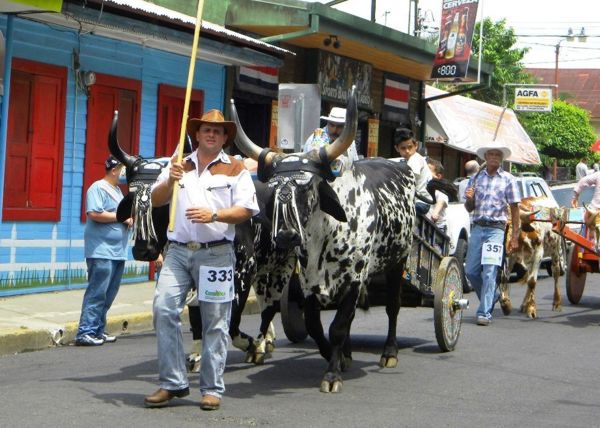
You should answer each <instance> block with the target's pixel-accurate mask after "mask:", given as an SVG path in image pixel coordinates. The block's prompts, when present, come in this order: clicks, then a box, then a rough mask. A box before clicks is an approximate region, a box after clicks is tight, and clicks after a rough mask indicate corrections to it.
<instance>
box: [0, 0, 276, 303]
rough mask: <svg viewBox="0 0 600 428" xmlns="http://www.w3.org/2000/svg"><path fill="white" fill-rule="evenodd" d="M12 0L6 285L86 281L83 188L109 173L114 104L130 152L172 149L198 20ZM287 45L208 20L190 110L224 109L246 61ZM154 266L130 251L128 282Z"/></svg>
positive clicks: (131, 8)
mask: <svg viewBox="0 0 600 428" xmlns="http://www.w3.org/2000/svg"><path fill="white" fill-rule="evenodd" d="M7 3H9V2H7V1H2V2H0V30H1V31H2V34H3V36H4V47H5V49H4V52H5V54H4V70H2V72H3V86H2V88H3V92H2V98H1V100H2V110H1V113H0V166H1V168H0V177H1V178H0V180H2V181H1V186H2V187H1V188H2V207H1V208H2V209H1V220H2V221H1V223H0V296H3V295H14V294H23V293H31V292H41V291H49V290H57V289H65V288H76V287H85V286H86V285H87V279H86V267H85V260H84V255H83V230H84V223H85V207H84V202H85V201H84V200H85V197H84V195H85V191H86V190H87V187H88V186H89V185H90V184H91V183H93V182H94V181H95V180H97V179H99V178H101V177H102V176H103V174H104V171H103V167H102V164H103V161H104V160H105V159H106V157H107V155H108V147H107V136H108V129H109V125H110V120H111V118H112V114H113V111H114V110H119V118H120V122H119V141H120V143H121V145H122V147H123V148H124V149H125V150H126V151H128V152H129V153H132V154H138V153H139V154H141V155H142V156H145V157H152V156H163V155H167V154H171V153H173V148H174V147H175V145H176V143H177V140H178V138H179V128H180V124H181V114H182V111H183V100H184V93H185V85H186V82H187V74H188V67H189V58H190V52H191V43H192V34H193V29H194V23H195V19H194V18H192V17H188V16H185V15H182V14H180V13H177V12H174V11H170V10H168V9H165V8H161V7H159V6H156V5H154V4H151V3H146V2H144V1H141V0H130V1H125V0H106V1H104V2H81V1H68V0H65V1H64V2H63V3H62V5H61V9H60V12H58V13H56V12H46V11H44V10H40V9H35V8H33V7H30V6H25V5H22V7H21V8H20V9H19V8H16V10H15V7H12V8H11V9H10V10H12V11H11V12H9V10H8V8H4V6H6V4H7ZM12 6H14V5H12ZM2 12H4V13H2ZM286 53H287V51H285V50H283V49H281V48H277V47H275V46H272V45H269V44H266V43H263V42H260V41H258V40H255V39H252V38H250V37H247V36H244V35H241V34H239V33H235V32H233V31H230V30H226V29H225V28H224V27H220V26H218V25H214V24H211V23H208V22H203V24H202V33H201V40H200V48H199V55H198V57H199V59H198V60H197V63H196V67H195V68H196V72H195V78H194V85H193V88H194V90H193V93H192V100H191V104H190V116H191V117H197V116H199V115H200V114H201V113H202V112H203V111H205V110H208V109H211V108H218V109H221V110H223V109H225V100H226V99H228V98H229V97H230V96H231V93H232V91H233V86H234V83H233V81H234V80H235V77H234V76H235V74H236V70H238V69H239V67H240V66H244V67H270V68H277V67H279V66H281V64H282V62H283V61H282V58H283V56H284V55H285V54H286ZM148 275H149V265H148V263H144V262H137V261H134V260H129V261H127V263H126V272H125V274H124V282H127V281H140V280H146V279H148Z"/></svg>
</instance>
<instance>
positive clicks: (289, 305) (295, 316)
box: [281, 215, 469, 352]
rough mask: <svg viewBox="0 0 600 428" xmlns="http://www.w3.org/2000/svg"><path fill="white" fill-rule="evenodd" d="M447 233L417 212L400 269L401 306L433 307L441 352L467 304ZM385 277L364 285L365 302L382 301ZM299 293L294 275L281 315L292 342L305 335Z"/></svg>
mask: <svg viewBox="0 0 600 428" xmlns="http://www.w3.org/2000/svg"><path fill="white" fill-rule="evenodd" d="M449 242H450V238H449V237H448V235H446V234H445V233H443V232H442V231H441V230H440V229H438V228H437V227H436V226H435V225H434V224H433V223H432V222H431V221H430V220H429V219H427V218H425V217H423V216H421V215H417V217H416V226H415V228H414V231H413V244H412V249H411V254H410V257H409V261H408V266H407V269H406V271H405V272H404V278H403V279H404V281H403V286H402V306H405V307H430V308H433V320H434V328H435V337H436V339H437V342H438V345H439V347H440V349H441V350H442V351H444V352H448V351H452V350H454V347H455V346H456V343H457V341H458V337H459V335H460V329H461V325H462V312H463V310H464V309H466V308H467V307H468V303H469V302H468V300H467V299H464V298H463V283H462V281H463V280H462V278H463V275H462V269H463V267H462V266H461V265H460V264H459V262H458V260H457V259H456V258H455V257H452V256H449V255H448V252H449ZM384 282H385V277H383V276H376V277H374V278H373V280H372V281H371V283H370V285H369V287H368V295H369V303H370V304H371V305H377V304H383V302H384V299H385V298H386V294H385V291H384V290H385V283H384ZM302 300H303V295H302V291H301V290H300V284H299V283H298V279H297V277H296V276H295V277H293V278H292V281H291V282H290V284H289V286H288V287H286V288H285V289H284V292H283V295H282V299H281V318H282V324H283V329H284V332H285V334H286V336H287V338H288V339H289V340H291V341H292V342H299V341H302V340H304V339H305V338H306V336H307V333H306V328H305V326H304V318H303V315H302Z"/></svg>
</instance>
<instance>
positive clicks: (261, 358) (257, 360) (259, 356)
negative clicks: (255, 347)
mask: <svg viewBox="0 0 600 428" xmlns="http://www.w3.org/2000/svg"><path fill="white" fill-rule="evenodd" d="M265 357H266V354H264V353H262V352H260V353H256V354H254V358H253V360H252V362H253V363H254V364H255V365H257V366H261V365H263V364H264V363H265Z"/></svg>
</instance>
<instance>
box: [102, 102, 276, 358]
mask: <svg viewBox="0 0 600 428" xmlns="http://www.w3.org/2000/svg"><path fill="white" fill-rule="evenodd" d="M117 122H118V114H117V112H115V115H114V117H113V122H112V126H111V129H110V133H109V139H108V148H109V151H110V153H111V154H112V155H113V156H114V157H115V158H117V159H118V160H119V161H120V162H121V163H123V165H125V168H126V177H127V184H128V186H129V193H128V194H127V195H126V196H125V198H124V199H123V200H122V201H121V203H120V204H119V207H118V209H117V218H121V220H120V221H124V220H125V219H127V218H129V217H133V219H134V225H133V228H134V239H135V244H134V247H133V249H132V253H133V257H134V259H136V260H142V261H155V260H156V259H157V258H158V256H159V254H161V253H162V251H163V249H164V247H165V245H166V243H167V227H168V224H169V205H165V206H161V207H152V204H151V200H150V193H151V186H152V184H153V183H154V182H155V181H156V179H157V178H158V175H159V174H160V172H161V171H162V169H163V168H164V167H166V166H167V165H168V162H169V159H168V158H160V159H144V158H143V157H141V156H132V155H130V154H128V153H126V152H124V151H123V149H122V148H121V147H120V145H119V142H118V139H117ZM184 151H185V152H191V151H192V146H191V143H190V142H189V139H188V146H187V148H186V149H184ZM254 229H255V225H254V224H253V221H251V220H249V221H246V222H244V223H241V224H239V225H237V226H236V229H235V241H234V249H235V255H236V268H235V278H234V283H235V291H236V298H235V300H234V301H233V305H232V312H231V322H230V326H229V334H230V336H231V338H232V340H233V343H234V345H235V346H236V347H238V348H239V349H241V350H243V351H248V350H252V349H253V347H254V345H253V338H251V337H249V336H247V335H246V334H244V333H243V332H241V331H240V329H239V325H240V322H241V315H242V312H243V310H244V306H245V305H246V300H247V299H248V294H249V292H250V287H251V286H252V281H253V279H254V275H255V273H256V259H255V256H254V237H255V230H254ZM189 309H190V312H192V311H197V310H198V307H197V306H190V307H189ZM190 319H197V320H199V319H200V317H199V314H198V316H196V317H194V316H193V314H192V316H191V317H190ZM192 329H194V330H195V331H196V332H201V330H202V327H201V325H192ZM269 339H270V340H271V341H272V340H273V338H269Z"/></svg>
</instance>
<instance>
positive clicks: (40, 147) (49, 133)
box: [29, 76, 65, 209]
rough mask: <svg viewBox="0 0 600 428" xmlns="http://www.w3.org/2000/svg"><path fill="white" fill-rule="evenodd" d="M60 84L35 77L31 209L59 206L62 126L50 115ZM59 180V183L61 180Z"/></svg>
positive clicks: (30, 188)
mask: <svg viewBox="0 0 600 428" xmlns="http://www.w3.org/2000/svg"><path fill="white" fill-rule="evenodd" d="M61 89H62V88H61V86H60V82H57V79H54V78H50V77H46V76H37V77H36V85H35V94H34V97H33V102H34V104H35V105H36V106H37V108H36V109H35V110H34V115H33V141H35V144H33V145H32V150H31V175H30V177H29V178H30V180H31V181H30V185H29V194H30V196H29V200H30V204H31V207H32V208H34V209H38V208H39V209H54V208H56V207H57V206H58V205H59V204H60V199H59V196H60V195H59V194H58V192H57V191H56V189H57V179H58V178H59V177H61V174H62V171H61V170H60V169H59V168H58V164H59V154H60V151H61V150H60V148H61V147H62V145H63V141H59V138H60V135H61V133H62V132H61V131H62V129H63V128H64V126H65V124H64V122H63V123H60V122H59V120H58V118H57V117H56V115H55V114H53V113H54V112H53V110H54V105H55V104H56V100H57V99H59V98H60V91H61ZM61 181H62V180H61Z"/></svg>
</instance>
